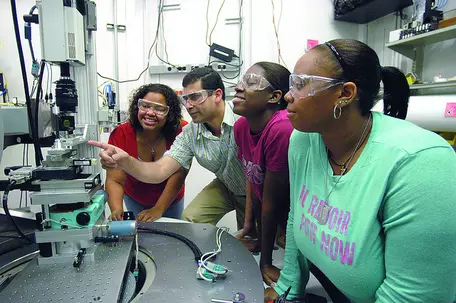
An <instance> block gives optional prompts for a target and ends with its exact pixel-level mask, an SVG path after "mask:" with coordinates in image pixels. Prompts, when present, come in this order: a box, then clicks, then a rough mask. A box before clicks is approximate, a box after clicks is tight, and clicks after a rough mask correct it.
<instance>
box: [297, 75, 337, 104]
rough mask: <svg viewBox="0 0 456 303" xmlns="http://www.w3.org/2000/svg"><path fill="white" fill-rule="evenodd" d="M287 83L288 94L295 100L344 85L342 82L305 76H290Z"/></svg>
mask: <svg viewBox="0 0 456 303" xmlns="http://www.w3.org/2000/svg"><path fill="white" fill-rule="evenodd" d="M289 83H290V93H291V95H292V96H293V98H295V99H296V98H305V97H309V96H315V95H316V94H318V93H320V92H322V91H325V90H327V89H330V88H331V87H333V86H336V85H340V84H344V81H342V80H340V79H332V78H326V77H320V76H313V75H306V74H291V75H290V81H289Z"/></svg>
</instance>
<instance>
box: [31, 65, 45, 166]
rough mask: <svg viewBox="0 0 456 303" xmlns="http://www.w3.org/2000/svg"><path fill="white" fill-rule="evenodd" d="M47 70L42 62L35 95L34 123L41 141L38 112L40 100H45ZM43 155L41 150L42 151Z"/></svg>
mask: <svg viewBox="0 0 456 303" xmlns="http://www.w3.org/2000/svg"><path fill="white" fill-rule="evenodd" d="M45 68H46V61H44V60H41V66H40V76H39V77H38V88H37V89H36V95H35V120H34V121H33V122H34V123H35V125H34V127H35V129H36V133H37V136H38V137H37V139H38V140H39V134H38V112H39V108H40V100H41V99H42V98H43V87H42V84H43V75H44V69H45ZM40 154H41V150H40ZM41 160H43V156H42V155H41Z"/></svg>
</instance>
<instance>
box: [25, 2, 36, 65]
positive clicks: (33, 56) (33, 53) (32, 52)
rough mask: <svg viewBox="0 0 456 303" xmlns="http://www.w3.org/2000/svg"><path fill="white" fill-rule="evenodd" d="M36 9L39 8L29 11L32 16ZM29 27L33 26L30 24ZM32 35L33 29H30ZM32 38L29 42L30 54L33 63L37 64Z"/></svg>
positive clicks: (34, 7) (33, 7)
mask: <svg viewBox="0 0 456 303" xmlns="http://www.w3.org/2000/svg"><path fill="white" fill-rule="evenodd" d="M36 8H37V7H36V5H34V6H32V8H31V9H30V11H29V15H30V16H31V15H32V14H33V12H34V11H35V9H36ZM27 25H28V26H29V27H30V26H31V24H30V22H28V23H27ZM30 33H31V29H30ZM31 37H32V36H31V35H30V40H28V42H29V48H30V54H31V55H32V62H33V63H35V61H36V59H35V52H34V51H33V44H32V39H31Z"/></svg>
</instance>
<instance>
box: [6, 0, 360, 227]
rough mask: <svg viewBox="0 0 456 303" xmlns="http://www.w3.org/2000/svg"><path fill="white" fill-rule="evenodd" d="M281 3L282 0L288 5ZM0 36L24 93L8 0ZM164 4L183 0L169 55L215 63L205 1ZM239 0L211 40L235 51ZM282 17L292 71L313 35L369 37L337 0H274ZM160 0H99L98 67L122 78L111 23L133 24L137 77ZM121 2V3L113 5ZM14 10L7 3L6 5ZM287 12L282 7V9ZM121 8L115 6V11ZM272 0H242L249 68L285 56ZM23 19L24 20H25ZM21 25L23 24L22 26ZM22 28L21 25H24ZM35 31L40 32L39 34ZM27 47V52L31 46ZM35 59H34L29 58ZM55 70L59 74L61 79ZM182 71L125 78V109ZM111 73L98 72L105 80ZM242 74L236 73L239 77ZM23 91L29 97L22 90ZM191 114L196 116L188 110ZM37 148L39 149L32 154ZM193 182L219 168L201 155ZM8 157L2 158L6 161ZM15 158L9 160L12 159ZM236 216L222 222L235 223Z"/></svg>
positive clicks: (129, 42)
mask: <svg viewBox="0 0 456 303" xmlns="http://www.w3.org/2000/svg"><path fill="white" fill-rule="evenodd" d="M281 2H282V5H281ZM0 3H1V4H2V10H0V20H1V21H0V32H1V33H2V36H0V40H2V41H4V42H5V41H8V43H5V44H4V46H3V48H0V68H1V69H3V70H4V71H5V73H7V76H8V80H9V81H10V82H11V83H14V84H10V91H11V95H12V96H13V95H18V96H21V94H23V93H22V87H21V85H18V83H19V82H20V73H19V72H20V70H19V61H18V59H17V53H16V46H15V44H14V43H13V41H14V39H13V38H14V36H13V33H12V23H11V21H10V20H11V17H10V16H9V13H8V8H9V1H7V0H0ZM164 3H165V4H180V5H181V9H180V10H171V11H165V12H164V14H163V15H164V29H165V30H164V36H165V37H166V42H167V50H168V54H169V61H170V62H171V63H173V64H190V63H195V64H198V63H206V62H208V54H209V47H208V46H207V45H206V7H207V1H206V0H192V1H182V0H166V1H165V2H164ZM221 3H222V0H211V1H210V9H209V15H208V16H209V18H208V19H209V31H210V30H211V29H212V26H213V25H214V23H215V18H216V14H217V11H218V9H219V7H220V4H221ZM239 3H240V1H239V0H226V1H225V4H224V7H223V9H222V11H221V13H220V17H219V21H218V25H217V27H216V28H215V30H214V32H213V35H212V42H215V43H218V44H221V45H224V46H226V47H229V48H232V49H234V50H235V53H236V54H238V49H239V34H238V33H239V24H225V19H226V18H237V17H238V15H239ZM33 4H34V2H33V1H31V0H21V1H18V7H19V16H22V15H23V14H24V13H27V12H28V10H29V8H30V7H31V6H32V5H33ZM274 4H275V11H274V13H275V20H276V25H278V35H279V39H280V45H281V53H282V57H283V59H284V61H285V64H286V66H287V67H288V68H289V69H290V70H292V69H293V67H294V63H295V62H296V61H297V59H298V58H299V57H300V56H301V55H302V54H304V52H305V49H306V43H307V39H316V40H319V41H320V42H324V41H326V40H329V39H334V38H353V39H361V40H363V39H364V38H365V35H366V29H365V27H363V26H359V25H357V24H351V23H345V22H339V21H334V20H333V8H332V1H330V0H322V1H311V0H286V1H279V0H275V1H274ZM157 5H158V1H157V0H117V2H115V0H103V1H97V14H98V16H97V20H98V31H97V69H98V72H99V73H100V74H102V75H104V76H108V77H114V78H115V77H116V76H117V74H116V62H115V60H114V59H115V45H114V33H113V31H109V30H107V29H106V24H107V23H115V19H116V20H117V24H122V25H126V28H127V29H126V31H125V32H119V33H118V36H117V40H118V41H117V42H118V47H117V57H118V60H117V66H118V77H119V79H120V80H125V79H134V78H136V77H137V76H138V75H139V73H140V71H142V70H143V69H144V68H145V66H146V64H147V58H146V56H147V53H148V50H149V47H150V45H151V44H152V41H153V40H154V35H155V30H156V24H157ZM115 6H116V7H117V9H114V8H115ZM5 7H6V8H7V9H4V8H5ZM281 10H282V13H281V14H280V11H281ZM115 12H116V13H115ZM272 13H273V10H272V3H271V1H264V0H244V1H243V10H242V16H243V20H244V23H243V34H242V49H241V57H242V58H243V59H244V65H243V66H242V71H245V70H246V69H247V68H248V67H249V66H250V65H252V64H253V63H255V62H257V61H263V60H265V61H273V62H278V58H277V42H276V36H275V33H274V27H273V23H272ZM20 23H21V24H23V22H21V21H20ZM21 27H22V25H21ZM21 31H22V30H21ZM35 32H36V33H35ZM34 34H35V35H34V39H35V45H36V46H35V49H36V53H37V57H39V45H38V43H37V42H38V41H37V40H38V39H37V38H38V32H37V29H36V28H35V31H34ZM25 46H26V45H24V49H25V50H26V51H25V53H26V57H27V56H29V55H28V49H27V48H25ZM158 52H159V54H160V56H161V57H164V48H163V39H160V41H159V47H158ZM157 64H159V61H158V59H157V57H156V56H155V54H152V55H151V57H150V65H157ZM27 66H28V67H29V66H30V62H27ZM56 75H57V74H56V73H55V76H54V79H56ZM182 78H183V74H178V75H166V76H150V75H149V74H148V72H146V73H145V74H144V75H143V76H142V77H141V78H140V79H139V80H138V81H135V82H130V83H124V84H119V86H118V92H119V93H118V100H119V101H120V105H121V109H123V110H126V109H127V107H128V98H129V95H130V93H131V91H132V90H133V89H134V88H136V87H138V86H140V85H142V84H144V83H149V82H161V83H164V84H167V85H169V86H171V87H172V88H175V89H180V88H181V81H182ZM103 81H104V80H103V79H101V78H99V84H101V83H102V82H103ZM233 81H236V80H233ZM22 98H23V97H22ZM186 119H187V120H190V119H189V117H188V115H186ZM20 151H21V150H20V149H17V148H16V149H14V150H13V149H11V150H7V151H6V152H5V153H6V154H10V155H6V156H5V161H2V162H3V163H4V162H10V161H11V162H15V163H18V161H19V163H21V162H22V160H21V159H20V160H19V155H20V154H21V153H20ZM30 155H32V153H30ZM194 162H195V163H194V164H193V166H192V169H191V172H190V174H189V176H188V178H187V183H186V203H189V202H190V201H191V200H192V199H193V198H194V197H195V196H196V194H197V193H198V192H199V191H200V190H201V189H202V188H203V187H204V186H205V185H206V184H207V183H209V182H210V181H211V180H212V179H213V178H214V175H213V174H212V173H209V172H208V171H206V170H205V169H203V168H202V167H200V166H199V165H198V164H197V163H196V161H194ZM3 163H2V164H3ZM8 164H9V163H8ZM234 221H235V220H234V216H233V215H231V217H229V218H228V221H223V222H221V225H229V226H234Z"/></svg>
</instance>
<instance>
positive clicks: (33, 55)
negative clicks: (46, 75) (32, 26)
mask: <svg viewBox="0 0 456 303" xmlns="http://www.w3.org/2000/svg"><path fill="white" fill-rule="evenodd" d="M28 42H29V48H30V55H31V56H32V62H33V63H35V62H36V59H35V52H34V51H33V45H32V40H28Z"/></svg>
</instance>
